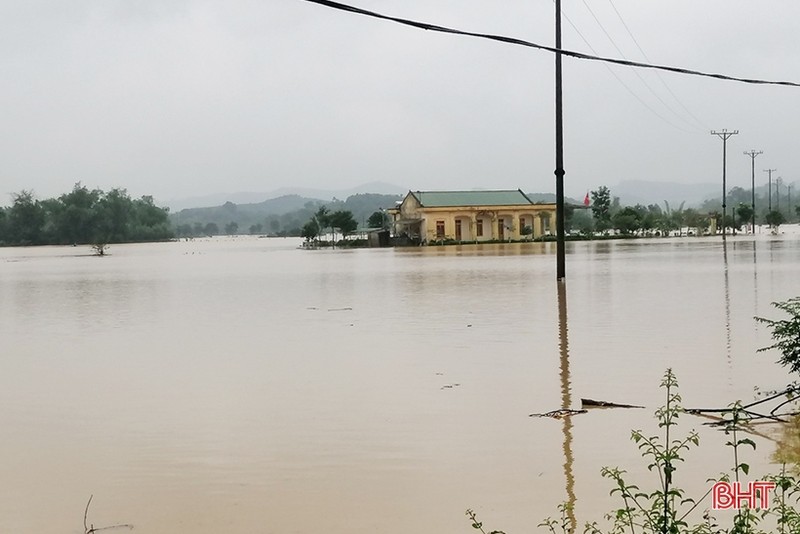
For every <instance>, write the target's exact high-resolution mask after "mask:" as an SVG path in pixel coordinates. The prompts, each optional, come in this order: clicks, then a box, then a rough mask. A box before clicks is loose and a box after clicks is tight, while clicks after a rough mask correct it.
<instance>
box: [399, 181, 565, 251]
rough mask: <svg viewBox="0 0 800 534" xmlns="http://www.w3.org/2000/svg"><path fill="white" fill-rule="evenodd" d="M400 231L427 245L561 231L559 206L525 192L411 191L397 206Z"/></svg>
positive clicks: (531, 236)
mask: <svg viewBox="0 0 800 534" xmlns="http://www.w3.org/2000/svg"><path fill="white" fill-rule="evenodd" d="M386 211H387V213H388V214H389V215H390V216H391V217H392V221H393V226H394V233H395V235H397V236H403V235H405V236H408V237H409V238H411V239H418V240H419V241H420V242H421V243H430V242H437V241H455V242H464V241H467V242H475V241H478V242H480V241H519V240H524V239H532V238H533V239H535V238H537V237H541V236H543V235H549V234H551V233H554V232H555V220H556V219H555V218H556V205H555V204H535V203H534V202H533V201H532V200H531V199H530V198H528V196H527V195H525V193H523V192H522V191H521V190H519V189H516V190H510V191H409V192H408V194H407V195H406V196H405V198H404V199H403V201H402V202H401V203H400V204H399V205H398V206H397V207H395V208H393V209H389V210H386Z"/></svg>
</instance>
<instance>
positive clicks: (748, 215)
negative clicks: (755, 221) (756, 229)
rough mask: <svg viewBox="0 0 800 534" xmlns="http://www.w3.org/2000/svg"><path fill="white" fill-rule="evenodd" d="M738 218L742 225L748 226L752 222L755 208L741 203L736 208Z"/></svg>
mask: <svg viewBox="0 0 800 534" xmlns="http://www.w3.org/2000/svg"><path fill="white" fill-rule="evenodd" d="M736 216H737V217H738V218H739V222H740V223H741V224H744V225H747V224H749V223H750V221H752V217H753V208H752V207H751V206H750V205H749V204H745V203H744V202H739V204H738V205H737V206H736Z"/></svg>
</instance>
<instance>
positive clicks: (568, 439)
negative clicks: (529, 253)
mask: <svg viewBox="0 0 800 534" xmlns="http://www.w3.org/2000/svg"><path fill="white" fill-rule="evenodd" d="M556 287H557V288H558V347H559V354H560V356H561V358H560V359H559V362H560V365H559V371H560V372H559V376H560V377H561V408H562V409H564V410H569V409H571V408H572V392H571V390H570V380H569V328H568V323H567V283H566V282H565V281H564V280H561V281H559V282H556ZM562 431H563V434H564V480H565V481H566V486H565V488H566V492H567V501H566V503H567V509H566V511H567V518H568V520H569V524H570V532H575V531H576V530H575V529H576V527H577V525H578V520H577V518H576V517H575V501H576V499H575V475H574V474H573V464H574V462H575V459H574V457H573V454H572V417H569V416H568V417H564V419H563V430H562Z"/></svg>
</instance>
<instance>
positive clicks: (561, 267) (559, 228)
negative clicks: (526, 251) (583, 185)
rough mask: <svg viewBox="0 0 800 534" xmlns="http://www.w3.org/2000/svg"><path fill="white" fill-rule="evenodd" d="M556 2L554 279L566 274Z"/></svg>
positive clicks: (558, 3) (558, 15)
mask: <svg viewBox="0 0 800 534" xmlns="http://www.w3.org/2000/svg"><path fill="white" fill-rule="evenodd" d="M555 2H556V50H557V51H556V280H558V281H562V280H564V279H565V278H566V276H567V272H566V271H567V268H566V253H565V252H564V246H565V245H564V241H565V239H564V174H565V173H564V123H563V109H562V105H563V100H562V95H561V0H555Z"/></svg>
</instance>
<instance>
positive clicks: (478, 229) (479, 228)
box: [475, 219, 483, 237]
mask: <svg viewBox="0 0 800 534" xmlns="http://www.w3.org/2000/svg"><path fill="white" fill-rule="evenodd" d="M475 235H476V236H478V237H483V219H478V220H477V221H475Z"/></svg>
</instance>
